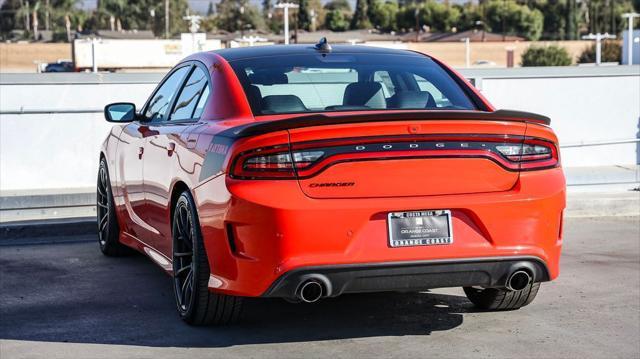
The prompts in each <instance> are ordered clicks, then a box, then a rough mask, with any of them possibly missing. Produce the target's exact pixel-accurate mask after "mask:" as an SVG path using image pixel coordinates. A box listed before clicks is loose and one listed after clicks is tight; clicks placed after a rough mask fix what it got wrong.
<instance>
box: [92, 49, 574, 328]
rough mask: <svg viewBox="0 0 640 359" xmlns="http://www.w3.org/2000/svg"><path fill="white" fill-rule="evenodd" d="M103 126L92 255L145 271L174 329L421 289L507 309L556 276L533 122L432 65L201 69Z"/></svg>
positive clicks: (275, 57)
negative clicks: (160, 280) (246, 312)
mask: <svg viewBox="0 0 640 359" xmlns="http://www.w3.org/2000/svg"><path fill="white" fill-rule="evenodd" d="M525 98H526V94H523V100H524V99H525ZM105 117H106V119H107V120H108V121H110V122H115V123H116V125H115V126H114V127H113V129H112V130H111V133H110V134H109V136H107V138H106V140H105V141H104V144H103V146H102V150H101V153H100V168H99V172H98V183H97V192H98V194H97V202H98V203H97V205H98V207H97V208H98V226H99V243H100V249H101V250H102V252H103V253H104V254H106V255H110V256H117V255H124V254H127V253H129V252H133V251H132V250H131V249H135V250H137V251H140V252H142V253H144V254H146V255H147V256H148V257H150V258H151V259H152V260H153V261H154V262H156V263H157V264H158V265H160V266H161V267H162V268H163V269H164V270H165V271H166V272H167V273H168V274H170V275H171V277H172V278H173V281H172V283H173V286H174V291H175V300H176V305H177V310H178V313H179V314H180V316H181V317H182V319H184V320H185V321H186V322H187V323H190V324H196V325H204V324H224V323H229V322H232V321H234V320H235V319H237V317H238V315H239V313H240V310H241V304H242V298H243V297H281V298H284V299H287V300H290V301H294V302H315V301H318V300H321V299H322V298H326V297H335V296H338V295H341V294H343V293H358V292H377V291H405V292H406V291H420V290H426V289H429V288H439V287H463V288H464V292H465V293H466V295H467V297H468V298H469V300H470V301H471V302H472V303H473V304H475V305H476V306H477V307H479V308H482V309H488V310H505V309H517V308H520V307H522V306H525V305H527V304H529V303H530V302H531V301H532V300H533V299H534V297H535V296H536V294H537V292H538V289H539V288H540V283H541V282H545V281H550V280H552V279H555V278H556V277H557V276H558V271H559V268H558V267H559V260H560V248H561V245H562V213H563V209H564V208H565V179H564V175H563V173H562V169H561V168H560V159H559V153H558V140H557V138H556V136H555V135H554V133H553V131H552V130H551V128H550V127H549V122H550V121H549V118H547V117H544V116H541V115H536V114H533V113H526V112H518V111H509V110H496V109H495V108H494V107H493V106H491V104H489V103H488V102H487V100H485V99H484V98H483V97H482V95H481V94H480V93H478V92H477V91H476V90H475V89H474V88H473V86H471V85H470V84H469V83H468V82H467V81H465V80H464V79H463V78H462V77H461V76H460V75H459V74H457V73H456V72H455V71H454V70H452V69H451V68H449V67H447V66H446V65H444V64H443V63H441V62H439V61H438V60H436V59H435V58H433V57H430V56H427V55H424V54H420V53H415V52H409V51H400V50H390V49H381V48H373V47H365V46H337V45H336V46H331V45H329V44H328V43H327V42H326V40H324V39H323V40H321V41H320V42H319V43H318V44H317V45H315V46H314V45H293V46H264V47H251V48H241V49H225V50H220V51H213V52H203V53H198V54H195V55H192V56H190V57H188V58H186V59H185V60H183V61H182V62H180V63H179V64H178V65H177V66H176V67H175V68H173V69H172V70H171V71H170V72H169V73H168V74H167V75H166V76H165V78H164V79H163V80H162V82H161V83H160V85H159V86H158V87H157V88H156V89H155V91H154V92H153V93H152V94H151V96H150V97H149V99H148V100H147V102H146V103H145V105H144V106H143V107H142V109H140V110H139V111H138V110H137V109H136V108H135V105H133V104H131V103H114V104H110V105H108V106H106V107H105Z"/></svg>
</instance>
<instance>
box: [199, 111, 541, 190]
mask: <svg viewBox="0 0 640 359" xmlns="http://www.w3.org/2000/svg"><path fill="white" fill-rule="evenodd" d="M418 120H433V121H438V120H467V121H473V120H480V121H512V122H529V123H537V124H542V125H549V124H550V123H551V120H550V119H549V117H546V116H542V115H538V114H535V113H530V112H521V111H511V110H498V111H494V112H483V111H449V110H444V111H407V112H391V113H380V112H372V113H359V114H355V115H335V116H328V115H325V114H313V115H306V114H301V115H292V117H290V118H287V119H286V120H275V121H257V122H253V123H248V124H245V125H241V126H237V127H232V128H229V129H227V130H224V131H222V132H220V133H217V134H216V135H214V136H213V139H212V140H211V144H210V146H209V151H207V154H206V156H205V159H204V162H203V165H202V170H201V172H200V181H203V180H205V179H206V178H209V177H211V176H214V175H216V174H219V173H221V171H222V170H223V168H222V165H223V163H224V161H225V158H226V155H227V153H228V151H229V149H230V148H231V145H233V143H234V142H235V141H237V140H238V139H240V138H244V137H251V136H257V135H262V134H265V133H270V132H276V131H283V130H290V129H294V128H303V127H312V126H326V125H336V124H346V123H363V122H389V121H418Z"/></svg>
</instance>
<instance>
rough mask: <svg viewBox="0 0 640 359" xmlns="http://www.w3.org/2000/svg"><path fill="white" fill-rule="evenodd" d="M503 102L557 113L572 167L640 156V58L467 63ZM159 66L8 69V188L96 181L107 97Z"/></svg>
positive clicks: (50, 189)
mask: <svg viewBox="0 0 640 359" xmlns="http://www.w3.org/2000/svg"><path fill="white" fill-rule="evenodd" d="M460 72H461V73H462V74H463V75H464V76H465V77H467V78H468V79H470V80H471V81H472V83H474V85H475V86H476V87H478V88H479V89H480V90H481V91H482V93H483V94H484V95H485V96H486V97H487V98H488V99H489V100H490V101H491V102H492V103H493V104H494V105H495V106H496V107H497V108H505V109H516V110H523V111H531V112H536V113H541V114H544V115H547V116H549V117H551V119H552V126H553V128H554V130H555V131H556V133H557V134H558V137H559V138H560V143H561V156H562V162H563V165H564V166H565V167H580V166H617V165H622V166H628V165H636V164H638V163H640V161H639V158H640V142H639V140H638V139H639V138H640V66H615V67H555V68H542V67H540V68H516V69H464V70H460ZM161 78H162V74H159V73H105V74H102V73H98V74H90V73H72V74H0V194H1V195H2V196H11V195H15V194H17V193H21V194H24V193H34V194H38V193H47V194H51V193H70V192H71V193H73V189H82V191H84V192H86V189H87V188H92V187H94V184H95V176H96V170H97V167H98V156H97V153H98V150H99V148H100V144H101V142H102V140H103V139H104V137H105V136H106V134H107V133H108V131H109V129H110V127H111V125H110V124H109V123H107V122H105V121H104V119H103V113H102V112H103V107H104V105H105V104H108V103H111V102H116V101H127V102H134V103H136V104H137V105H142V104H143V103H144V101H145V99H146V98H147V96H148V95H149V94H150V92H151V91H152V89H153V88H154V87H155V85H156V83H157V82H158V81H159V80H160V79H161Z"/></svg>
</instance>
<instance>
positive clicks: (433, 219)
mask: <svg viewBox="0 0 640 359" xmlns="http://www.w3.org/2000/svg"><path fill="white" fill-rule="evenodd" d="M412 219H413V220H412ZM409 222H413V223H412V224H411V223H409ZM445 224H446V228H445ZM387 228H388V231H389V232H388V236H387V238H388V245H389V247H391V248H406V247H427V246H435V245H449V244H453V226H452V225H451V210H448V209H431V210H421V211H400V212H389V213H388V214H387Z"/></svg>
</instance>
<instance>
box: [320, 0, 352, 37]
mask: <svg viewBox="0 0 640 359" xmlns="http://www.w3.org/2000/svg"><path fill="white" fill-rule="evenodd" d="M324 10H325V11H326V15H325V18H324V27H325V28H326V29H327V30H331V31H346V30H348V29H349V23H350V19H351V18H350V14H351V6H350V5H349V2H348V1H347V0H332V1H329V2H327V3H326V4H325V5H324Z"/></svg>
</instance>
